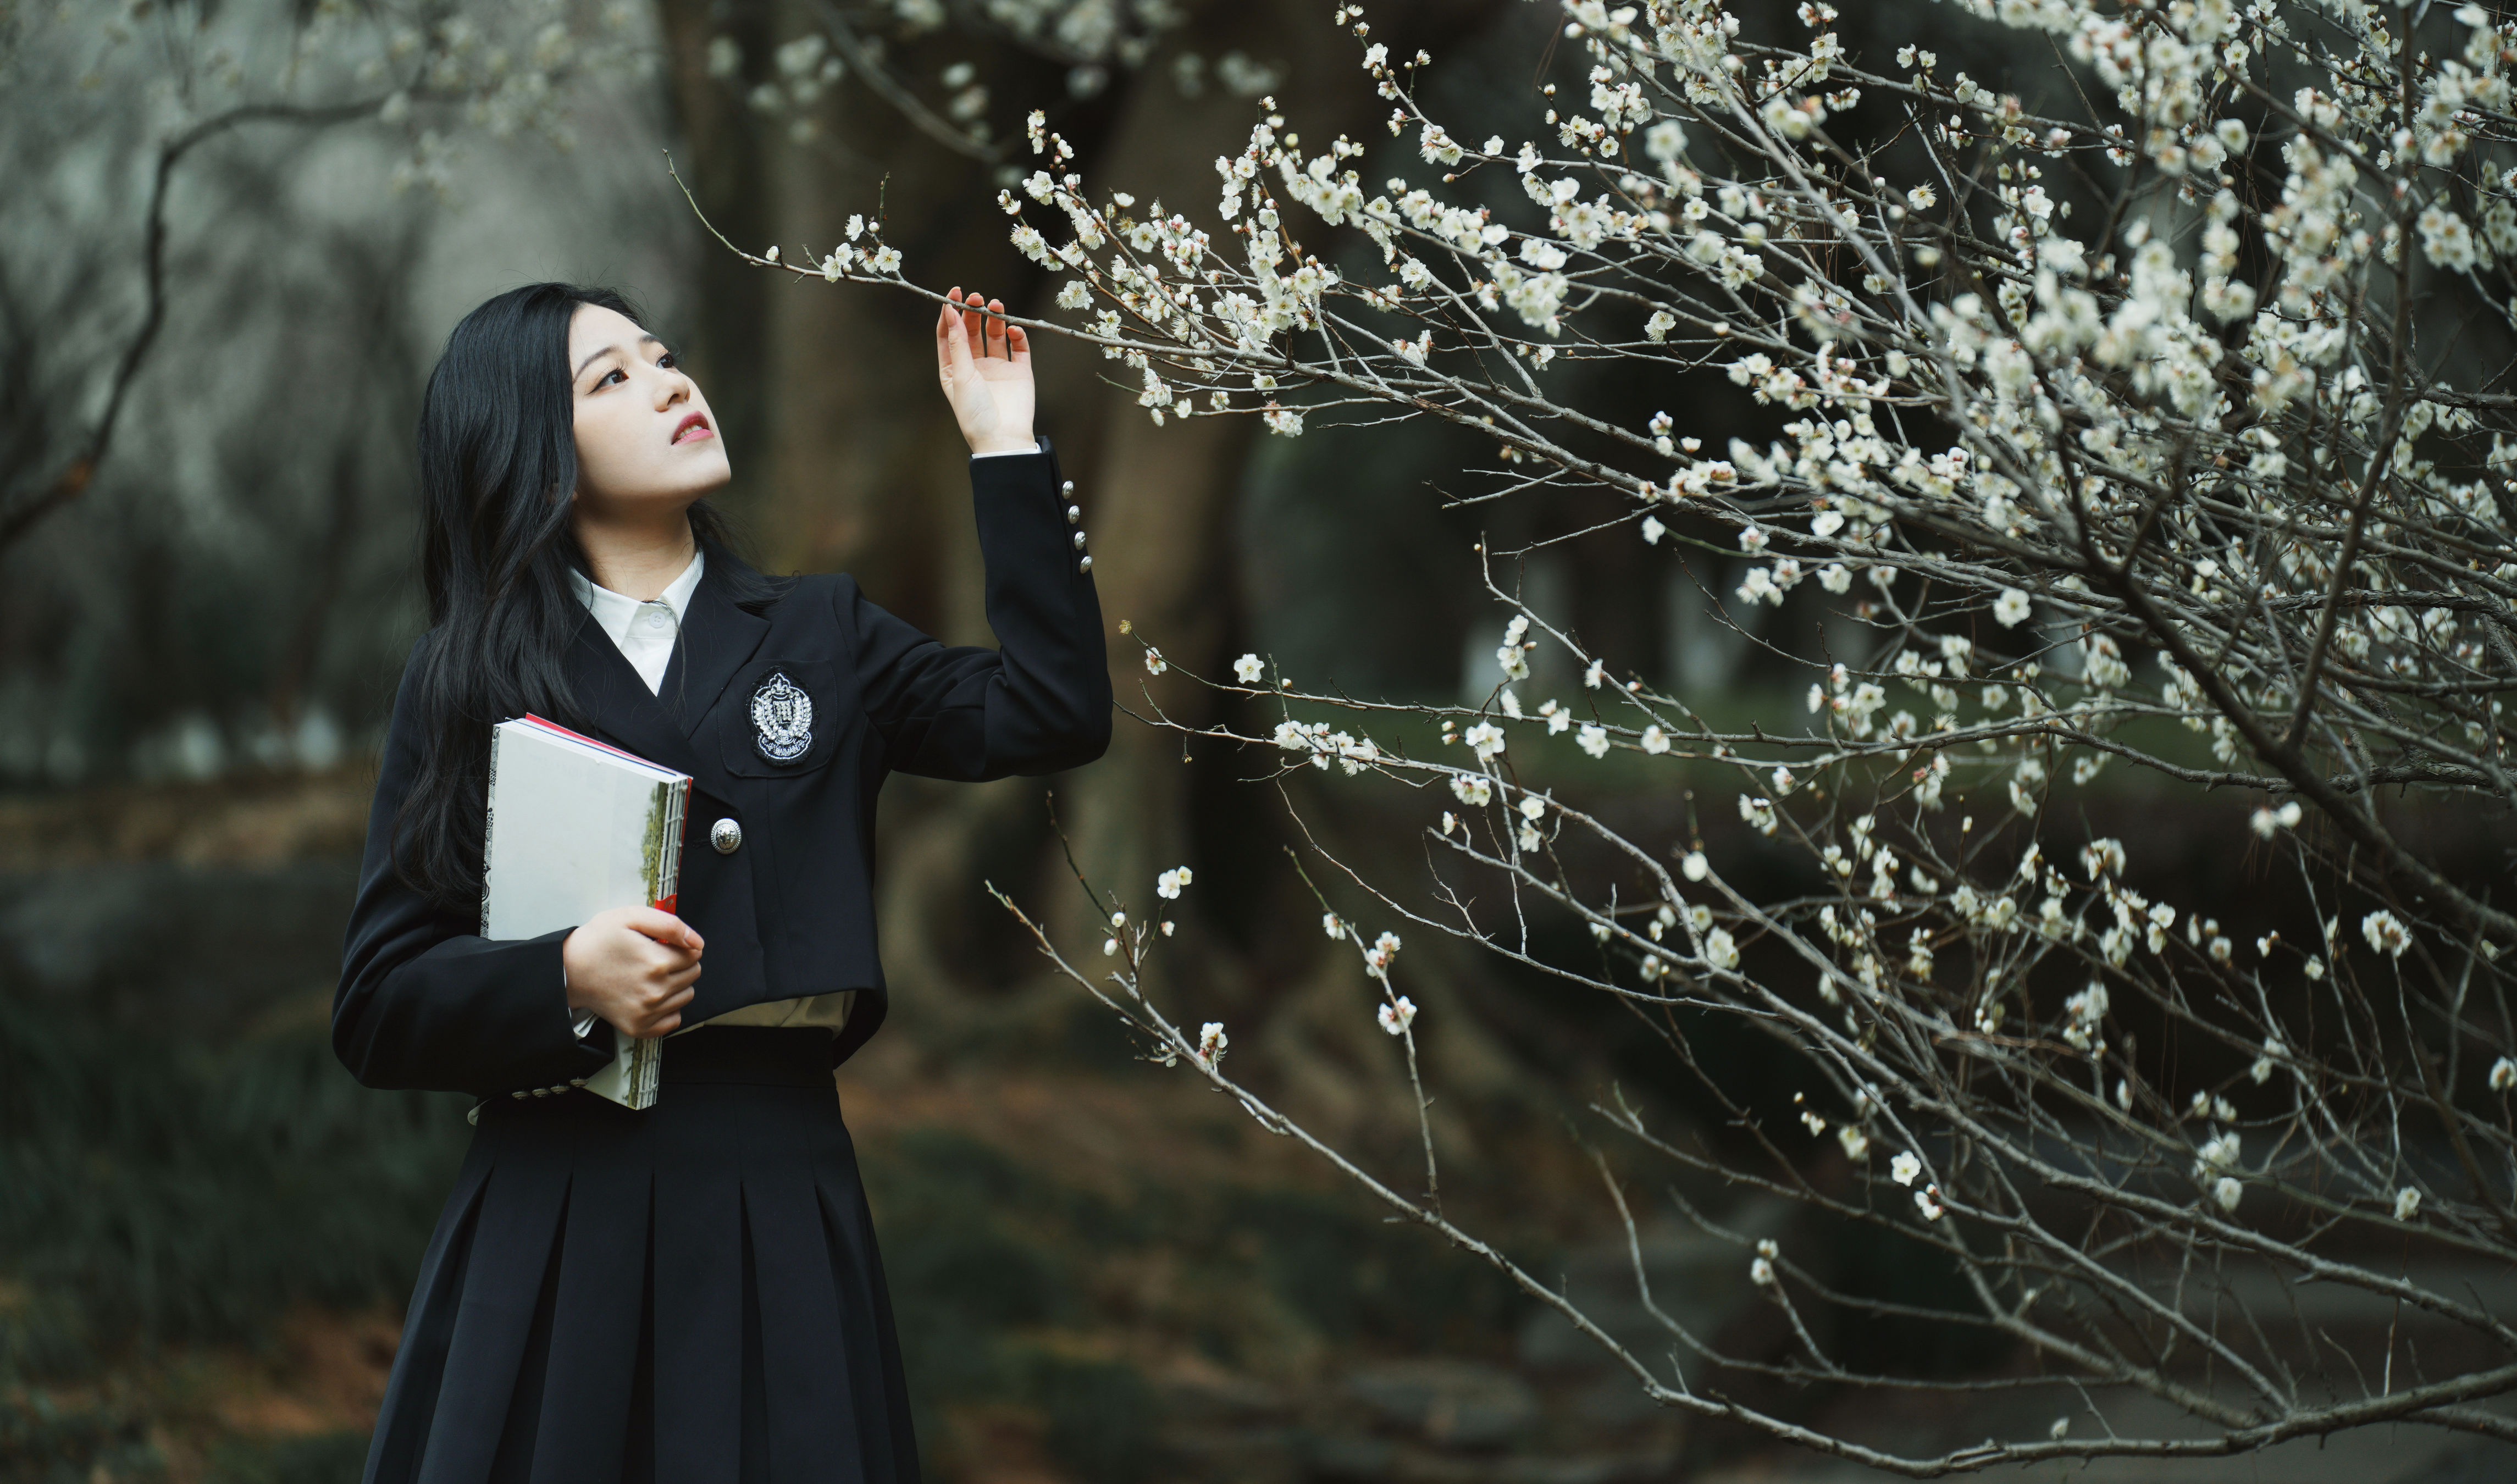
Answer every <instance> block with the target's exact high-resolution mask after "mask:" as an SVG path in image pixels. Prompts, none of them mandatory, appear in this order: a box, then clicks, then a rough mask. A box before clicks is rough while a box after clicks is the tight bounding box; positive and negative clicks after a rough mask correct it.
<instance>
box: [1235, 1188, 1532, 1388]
mask: <svg viewBox="0 0 2517 1484" xmlns="http://www.w3.org/2000/svg"><path fill="white" fill-rule="evenodd" d="M1221 1214H1222V1221H1221V1223H1220V1224H1221V1225H1222V1227H1223V1228H1224V1229H1225V1230H1227V1231H1231V1232H1237V1233H1241V1234H1244V1237H1243V1240H1244V1241H1245V1243H1247V1244H1248V1245H1249V1246H1250V1249H1251V1251H1252V1255H1253V1256H1254V1258H1255V1259H1256V1262H1257V1264H1258V1267H1259V1272H1260V1273H1261V1274H1262V1275H1263V1276H1264V1277H1265V1279H1266V1282H1267V1285H1268V1287H1269V1288H1271V1289H1272V1290H1274V1292H1275V1293H1276V1295H1277V1297H1278V1298H1280V1299H1281V1300H1283V1302H1284V1304H1285V1305H1286V1307H1288V1308H1290V1309H1292V1310H1293V1311H1294V1312H1295V1313H1297V1314H1299V1315H1301V1317H1302V1318H1303V1320H1304V1321H1306V1322H1307V1323H1308V1324H1309V1325H1310V1326H1311V1327H1312V1328H1314V1329H1316V1330H1318V1331H1319V1332H1320V1333H1321V1334H1323V1335H1325V1336H1329V1337H1330V1338H1332V1339H1337V1340H1353V1339H1367V1340H1369V1341H1371V1342H1372V1343H1374V1344H1376V1345H1385V1346H1395V1347H1398V1348H1400V1349H1408V1350H1414V1349H1421V1348H1429V1347H1434V1346H1440V1345H1444V1344H1446V1343H1453V1342H1457V1341H1460V1340H1461V1339H1463V1338H1465V1337H1467V1336H1470V1335H1487V1336H1491V1335H1496V1334H1501V1333H1506V1332H1507V1331H1508V1324H1507V1320H1508V1318H1509V1316H1510V1313H1511V1311H1512V1308H1513V1306H1514V1302H1515V1300H1514V1293H1513V1290H1512V1287H1511V1285H1510V1284H1509V1283H1508V1282H1507V1281H1506V1280H1505V1279H1504V1278H1503V1277H1502V1276H1501V1275H1500V1274H1498V1273H1496V1272H1495V1270H1494V1269H1492V1268H1490V1267H1488V1266H1486V1265H1485V1264H1484V1263H1482V1262H1478V1261H1476V1260H1474V1259H1473V1258H1471V1257H1468V1256H1467V1255H1465V1254H1463V1253H1460V1252H1457V1251H1452V1250H1451V1249H1449V1248H1447V1247H1444V1246H1442V1245H1441V1244H1440V1243H1439V1242H1438V1241H1437V1240H1436V1239H1435V1238H1434V1237H1433V1236H1432V1235H1431V1234H1430V1233H1429V1232H1426V1231H1424V1230H1423V1229H1421V1228H1419V1227H1416V1226H1412V1225H1405V1226H1402V1225H1392V1224H1390V1223H1388V1222H1386V1221H1383V1220H1380V1219H1378V1217H1377V1213H1376V1212H1374V1211H1372V1210H1371V1209H1370V1208H1366V1207H1363V1206H1362V1205H1361V1204H1360V1202H1359V1201H1358V1200H1357V1199H1356V1198H1354V1197H1352V1196H1348V1195H1343V1194H1342V1195H1340V1196H1338V1197H1335V1198H1331V1197H1326V1196H1317V1195H1312V1194H1310V1193H1308V1192H1304V1191H1290V1190H1247V1191H1242V1192H1240V1193H1239V1194H1238V1195H1237V1196H1236V1197H1235V1198H1234V1199H1233V1200H1232V1201H1231V1202H1230V1203H1229V1205H1228V1206H1227V1208H1225V1210H1224V1211H1223V1212H1222V1213H1221Z"/></svg>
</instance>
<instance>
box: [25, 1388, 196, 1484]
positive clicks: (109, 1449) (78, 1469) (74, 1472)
mask: <svg viewBox="0 0 2517 1484" xmlns="http://www.w3.org/2000/svg"><path fill="white" fill-rule="evenodd" d="M99 1470H102V1472H103V1474H104V1475H106V1476H109V1477H111V1478H114V1479H119V1480H124V1481H127V1484H144V1481H148V1480H154V1479H160V1478H163V1477H165V1473H166V1461H165V1459H164V1458H162V1457H161V1456H160V1455H159V1454H158V1451H157V1447H156V1445H155V1444H153V1443H151V1442H149V1418H148V1416H147V1415H146V1414H145V1413H143V1412H141V1411H139V1410H137V1409H134V1408H131V1407H128V1406H123V1405H118V1404H114V1403H103V1404H99V1405H95V1406H86V1407H69V1406H63V1405H61V1404H58V1403H56V1402H54V1401H53V1400H52V1399H51V1398H50V1397H48V1396H45V1395H44V1394H43V1393H42V1392H40V1391H38V1392H32V1393H28V1394H25V1395H22V1396H21V1395H13V1394H10V1393H6V1392H0V1484H89V1480H90V1479H91V1478H93V1477H96V1476H97V1473H98V1471H99Z"/></svg>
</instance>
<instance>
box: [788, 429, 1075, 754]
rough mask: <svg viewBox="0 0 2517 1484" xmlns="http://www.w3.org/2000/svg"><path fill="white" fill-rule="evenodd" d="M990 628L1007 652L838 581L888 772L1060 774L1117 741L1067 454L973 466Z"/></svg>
mask: <svg viewBox="0 0 2517 1484" xmlns="http://www.w3.org/2000/svg"><path fill="white" fill-rule="evenodd" d="M970 488H971V497H972V499H973V501H974V502H975V504H976V505H977V507H978V525H979V552H980V556H981V558H982V560H984V561H985V562H986V564H987V609H988V626H989V627H990V628H991V629H993V630H994V631H995V633H996V636H997V644H998V648H996V649H993V650H990V649H980V648H975V647H960V648H950V647H947V646H945V645H943V644H939V643H937V642H936V641H935V640H933V639H930V638H928V637H927V636H926V635H924V634H922V633H920V632H918V630H917V628H916V627H915V626H914V625H912V624H910V623H907V622H905V621H903V620H902V619H900V618H898V617H895V616H893V615H890V614H888V613H885V612H884V611H883V610H882V609H881V608H879V607H877V606H876V605H875V604H874V603H873V602H872V601H870V600H868V599H867V598H866V596H865V594H864V593H863V592H862V591H860V590H859V589H858V588H857V586H856V584H855V583H853V582H841V583H840V584H838V586H837V588H836V590H835V592H836V601H837V602H838V603H839V604H840V605H841V608H842V612H841V613H840V614H839V615H838V617H839V621H840V624H841V626H842V627H841V631H842V632H843V633H846V634H849V635H851V636H852V638H853V642H854V645H855V664H856V672H857V689H858V694H859V696H860V697H861V698H862V699H863V701H864V704H865V708H866V714H867V716H868V718H869V719H870V720H871V721H872V722H873V724H874V728H875V731H876V732H877V733H878V734H880V736H881V738H882V741H883V757H884V762H885V765H886V766H888V767H889V768H892V769H894V770H896V771H898V772H902V773H917V774H923V775H925V776H926V777H929V778H945V779H960V780H966V781H974V780H979V779H992V778H1002V777H1003V776H1005V775H1006V774H1009V773H1031V774H1038V773H1055V772H1057V771H1059V770H1060V769H1064V768H1073V767H1078V766H1081V765H1082V764H1085V763H1088V762H1090V761H1092V760H1093V759H1094V758H1096V757H1099V756H1100V755H1101V753H1102V752H1103V750H1104V749H1106V748H1107V747H1108V746H1109V745H1110V669H1109V659H1108V654H1107V651H1106V650H1105V648H1104V646H1103V641H1102V633H1101V600H1100V598H1099V596H1098V595H1097V594H1096V593H1095V592H1094V590H1093V586H1092V576H1091V572H1090V571H1089V569H1088V568H1086V567H1085V566H1084V565H1083V563H1082V561H1081V558H1082V555H1083V553H1082V552H1080V551H1079V550H1078V549H1077V548H1076V546H1075V543H1074V536H1073V533H1074V532H1075V531H1076V530H1081V529H1082V528H1080V527H1077V526H1073V525H1070V524H1068V522H1067V520H1066V516H1065V509H1066V501H1065V499H1064V498H1063V495H1062V490H1061V488H1060V480H1059V478H1058V470H1057V455H1056V453H1055V452H1054V451H1053V450H1051V449H1050V448H1049V446H1048V442H1047V440H1045V439H1043V440H1042V441H1041V446H1040V451H1038V452H1036V453H1021V454H1006V455H1003V456H1000V457H995V458H974V459H972V460H971V461H970Z"/></svg>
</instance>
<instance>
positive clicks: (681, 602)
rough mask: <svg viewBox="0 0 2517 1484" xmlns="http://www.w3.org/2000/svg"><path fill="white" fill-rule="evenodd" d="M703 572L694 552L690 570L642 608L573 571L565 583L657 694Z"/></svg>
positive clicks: (702, 560) (702, 555)
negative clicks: (684, 616) (567, 583)
mask: <svg viewBox="0 0 2517 1484" xmlns="http://www.w3.org/2000/svg"><path fill="white" fill-rule="evenodd" d="M706 569H707V553H706V552H704V551H698V550H694V551H693V552H692V553H691V565H690V566H688V567H685V568H683V569H682V574H681V575H680V576H678V577H675V578H674V579H673V580H672V581H671V582H670V583H669V584H667V585H666V586H665V588H664V590H663V591H662V592H661V593H659V594H658V595H657V596H655V597H653V598H651V599H649V600H648V601H646V602H644V603H641V602H639V601H638V600H637V599H635V598H632V597H629V596H628V595H626V594H625V593H616V592H614V591H613V590H612V589H610V588H608V587H598V586H596V585H595V583H594V582H593V580H592V579H591V578H589V577H587V576H586V574H585V573H583V572H578V571H577V570H576V569H575V568H570V569H569V572H568V580H569V585H570V586H571V587H574V588H576V601H577V602H579V603H582V604H584V605H585V608H586V612H588V613H590V614H592V615H594V622H595V625H596V626H597V627H599V628H601V629H602V630H603V632H604V633H606V634H609V635H610V636H611V637H612V642H613V643H614V644H615V645H617V646H619V650H620V656H621V657H622V658H624V659H626V660H628V661H629V667H630V668H631V669H634V670H636V671H637V672H638V678H639V679H641V680H643V681H645V682H647V689H648V690H649V691H650V692H661V690H662V689H663V687H664V667H665V666H666V665H669V664H671V663H672V662H673V646H674V644H676V643H677V642H679V641H680V639H681V637H682V618H683V615H687V614H688V613H689V612H690V611H691V595H692V594H693V593H696V592H698V591H699V586H700V574H701V573H702V572H704V571H705V570H706Z"/></svg>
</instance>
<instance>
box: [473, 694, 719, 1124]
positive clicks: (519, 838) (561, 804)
mask: <svg viewBox="0 0 2517 1484" xmlns="http://www.w3.org/2000/svg"><path fill="white" fill-rule="evenodd" d="M690 791H691V777H690V775H689V774H687V773H677V772H675V771H673V770H672V769H670V768H665V767H660V766H658V765H657V764H655V763H651V762H649V761H647V760H646V759H645V758H643V757H639V756H636V755H635V754H633V753H628V752H623V751H621V750H620V749H619V748H618V747H615V746H611V745H608V744H606V743H603V742H596V741H595V740H594V739H593V738H590V737H580V736H578V735H577V734H576V733H575V732H572V731H570V730H568V729H567V728H566V727H561V726H555V725H553V724H552V723H550V722H547V721H544V720H542V719H541V718H540V717H538V716H526V717H522V718H519V719H518V720H515V721H502V722H500V723H498V725H497V726H495V727H494V728H492V729H491V733H490V825H489V848H488V861H487V866H486V869H485V870H484V872H483V877H482V883H481V936H482V937H484V938H491V939H518V938H538V937H540V936H541V935H542V934H544V933H549V932H556V931H557V930H559V929H561V928H564V927H575V926H576V925H577V924H578V923H580V922H583V921H585V920H586V919H587V918H588V917H591V916H593V915H594V914H595V913H597V912H609V911H611V910H612V909H614V908H616V907H654V908H656V909H658V910H660V911H662V912H672V911H673V910H674V909H675V906H676V905H677V904H676V900H675V899H676V896H677V894H678V891H679V888H680V877H681V867H682V815H683V811H684V808H685V806H686V805H687V804H688V802H689V799H690ZM613 1039H614V1044H615V1045H616V1046H617V1048H618V1050H617V1051H616V1053H615V1055H614V1057H613V1060H612V1065H611V1066H609V1067H606V1068H604V1069H603V1070H602V1071H601V1072H598V1073H596V1074H595V1075H594V1076H592V1077H589V1078H587V1079H586V1080H585V1090H586V1091H588V1092H592V1093H595V1094H597V1095H598V1096H601V1097H608V1098H610V1099H611V1100H612V1101H614V1102H616V1103H619V1104H620V1105H621V1106H623V1107H626V1108H645V1107H647V1106H649V1105H650V1104H652V1103H654V1102H655V1101H656V1078H657V1073H658V1071H659V1070H660V1068H661V1064H662V1058H661V1054H660V1047H661V1041H658V1040H652V1039H644V1040H642V1039H631V1038H629V1037H626V1036H619V1035H616V1036H615V1037H614V1038H613Z"/></svg>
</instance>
